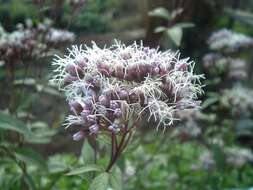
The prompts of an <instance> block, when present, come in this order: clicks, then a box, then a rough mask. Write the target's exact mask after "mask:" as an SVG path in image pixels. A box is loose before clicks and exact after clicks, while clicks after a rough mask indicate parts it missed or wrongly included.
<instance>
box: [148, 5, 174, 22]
mask: <svg viewBox="0 0 253 190" xmlns="http://www.w3.org/2000/svg"><path fill="white" fill-rule="evenodd" d="M148 15H149V16H155V17H161V18H164V19H167V20H169V19H170V18H171V16H170V13H169V11H168V10H167V9H166V8H164V7H158V8H156V9H154V10H152V11H150V12H149V13H148Z"/></svg>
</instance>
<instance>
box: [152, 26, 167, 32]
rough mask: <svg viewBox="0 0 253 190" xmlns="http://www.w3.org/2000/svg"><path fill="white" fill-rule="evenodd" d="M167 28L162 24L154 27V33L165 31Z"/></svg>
mask: <svg viewBox="0 0 253 190" xmlns="http://www.w3.org/2000/svg"><path fill="white" fill-rule="evenodd" d="M167 29H168V28H166V27H164V26H159V27H157V28H156V29H155V33H160V32H164V31H166V30H167Z"/></svg>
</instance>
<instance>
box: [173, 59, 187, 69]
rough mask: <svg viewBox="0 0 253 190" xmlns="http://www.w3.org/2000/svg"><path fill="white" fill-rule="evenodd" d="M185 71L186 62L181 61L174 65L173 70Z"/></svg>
mask: <svg viewBox="0 0 253 190" xmlns="http://www.w3.org/2000/svg"><path fill="white" fill-rule="evenodd" d="M186 69H187V63H186V61H184V60H182V62H180V63H178V64H176V65H175V70H177V71H185V70H186Z"/></svg>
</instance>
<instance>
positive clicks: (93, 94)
mask: <svg viewBox="0 0 253 190" xmlns="http://www.w3.org/2000/svg"><path fill="white" fill-rule="evenodd" d="M82 90H83V93H84V95H85V96H86V97H91V98H92V99H97V93H96V92H95V91H94V90H92V89H91V88H84V89H82Z"/></svg>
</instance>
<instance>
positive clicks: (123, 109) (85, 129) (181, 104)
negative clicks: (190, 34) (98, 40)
mask: <svg viewBox="0 0 253 190" xmlns="http://www.w3.org/2000/svg"><path fill="white" fill-rule="evenodd" d="M53 65H54V66H56V69H55V70H54V72H55V75H54V78H53V79H52V81H53V82H54V83H56V84H57V85H58V86H59V88H60V89H61V90H63V91H64V92H65V94H66V98H67V101H68V103H69V106H70V110H71V111H72V114H71V115H69V116H68V117H67V119H66V123H65V125H66V127H70V126H79V129H80V130H79V131H78V132H77V133H75V134H74V135H73V139H74V140H81V139H83V138H84V137H85V136H87V135H90V136H93V137H94V138H96V137H97V136H99V135H100V134H108V135H109V136H110V137H111V149H112V153H111V161H110V163H109V164H108V167H107V169H106V171H109V170H110V169H111V167H112V166H113V164H114V163H115V161H116V160H117V158H118V157H119V155H120V154H121V153H122V151H123V150H124V148H125V147H126V145H127V144H128V142H129V140H130V138H131V136H132V134H133V132H134V130H135V129H136V128H137V127H140V126H141V123H142V118H148V121H150V120H152V121H153V122H155V123H156V128H157V129H158V128H162V129H166V127H167V126H170V125H172V124H173V121H175V120H177V119H178V118H177V117H176V114H174V113H175V112H177V113H178V111H180V110H185V109H193V108H196V107H198V106H199V101H197V96H198V95H199V94H201V93H202V89H201V87H202V86H201V83H200V79H201V78H203V76H202V75H195V74H194V73H193V69H194V62H192V61H190V60H189V58H186V59H180V54H179V53H174V52H172V51H165V52H160V51H158V49H151V48H148V47H143V45H142V44H141V45H137V44H136V43H134V44H133V45H131V46H126V45H124V44H122V43H120V42H118V41H116V42H115V44H114V45H112V46H111V47H109V48H99V47H98V46H97V45H96V44H95V43H93V45H92V47H87V46H80V47H77V46H73V47H72V48H71V49H69V54H68V55H65V56H64V57H59V56H56V58H55V59H54V61H53Z"/></svg>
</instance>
